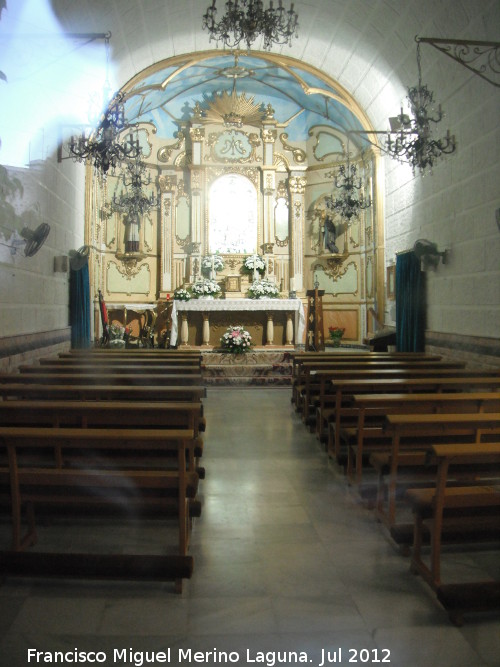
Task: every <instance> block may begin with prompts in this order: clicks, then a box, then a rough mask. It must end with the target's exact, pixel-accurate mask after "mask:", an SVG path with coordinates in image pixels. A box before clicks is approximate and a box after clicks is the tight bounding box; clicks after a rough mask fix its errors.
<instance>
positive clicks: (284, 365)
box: [202, 350, 292, 387]
mask: <svg viewBox="0 0 500 667" xmlns="http://www.w3.org/2000/svg"><path fill="white" fill-rule="evenodd" d="M202 363H203V378H204V381H205V383H206V384H207V385H209V386H210V385H212V386H219V387H222V386H272V385H276V386H291V384H292V360H291V358H290V353H289V352H288V351H281V350H276V351H252V352H246V353H245V354H230V353H225V352H203V362H202Z"/></svg>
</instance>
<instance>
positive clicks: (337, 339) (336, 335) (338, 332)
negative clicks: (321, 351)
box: [328, 327, 345, 347]
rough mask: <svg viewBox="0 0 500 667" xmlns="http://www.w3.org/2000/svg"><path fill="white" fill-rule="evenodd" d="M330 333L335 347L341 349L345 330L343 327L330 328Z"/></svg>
mask: <svg viewBox="0 0 500 667" xmlns="http://www.w3.org/2000/svg"><path fill="white" fill-rule="evenodd" d="M328 332H329V334H330V342H331V343H332V345H333V347H340V343H341V341H342V336H343V335H344V333H345V329H343V328H342V327H328Z"/></svg>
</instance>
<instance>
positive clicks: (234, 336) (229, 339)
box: [220, 326, 252, 354]
mask: <svg viewBox="0 0 500 667" xmlns="http://www.w3.org/2000/svg"><path fill="white" fill-rule="evenodd" d="M220 342H221V345H222V349H223V350H225V351H226V352H231V353H232V354H240V353H243V352H248V350H249V349H250V347H251V345H252V337H251V336H250V334H249V333H248V331H246V330H245V329H244V328H243V327H241V326H238V327H233V326H231V327H228V328H227V330H226V333H225V334H224V335H223V336H222V337H221V339H220Z"/></svg>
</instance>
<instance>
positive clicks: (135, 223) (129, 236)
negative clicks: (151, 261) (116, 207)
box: [124, 213, 141, 252]
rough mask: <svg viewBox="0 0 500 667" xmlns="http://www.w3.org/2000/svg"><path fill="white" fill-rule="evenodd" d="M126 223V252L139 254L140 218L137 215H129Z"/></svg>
mask: <svg viewBox="0 0 500 667" xmlns="http://www.w3.org/2000/svg"><path fill="white" fill-rule="evenodd" d="M124 222H125V239H124V241H125V252H139V228H140V224H141V221H140V218H139V215H138V214H137V213H129V214H128V215H127V217H126V219H125V220H124Z"/></svg>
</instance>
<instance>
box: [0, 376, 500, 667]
mask: <svg viewBox="0 0 500 667" xmlns="http://www.w3.org/2000/svg"><path fill="white" fill-rule="evenodd" d="M204 403H205V416H206V419H207V430H206V432H205V433H204V435H203V437H204V441H205V447H204V455H203V465H204V466H205V468H206V478H205V479H204V480H201V481H200V489H199V491H200V500H201V501H202V508H203V509H202V515H201V517H200V518H197V519H195V520H194V522H193V533H192V539H191V547H190V548H191V554H192V555H193V557H194V562H195V567H194V574H193V577H192V579H191V580H190V581H188V582H186V583H185V586H184V591H183V593H182V595H180V596H179V595H176V594H175V593H174V592H173V587H172V584H171V583H170V582H165V583H158V582H156V583H155V582H152V583H146V584H142V583H137V582H99V581H92V582H90V581H80V582H78V581H62V580H61V581H44V580H36V579H31V580H30V579H14V578H9V579H7V580H6V581H4V582H3V585H1V586H0V667H4V665H5V667H26V665H27V664H28V663H27V650H28V649H29V648H35V649H37V650H40V651H56V650H74V648H75V647H78V648H79V649H80V650H101V651H103V652H104V653H105V654H106V656H107V660H106V661H105V662H104V663H103V664H104V665H105V666H106V667H107V666H108V665H116V664H119V660H118V661H117V660H115V659H114V657H116V655H115V653H114V652H115V651H118V652H119V653H118V655H119V656H122V657H123V655H124V654H122V653H120V651H123V650H126V651H132V653H129V654H128V656H129V657H130V660H129V661H128V663H127V664H133V661H132V658H131V656H132V655H133V652H134V651H136V652H138V655H139V653H141V652H142V653H141V655H142V654H144V652H148V651H150V652H151V651H152V652H154V651H157V652H160V651H163V650H167V649H170V651H171V661H170V664H172V665H177V664H182V665H187V664H189V660H188V657H189V653H188V652H189V651H191V664H193V663H195V662H197V661H195V660H194V658H193V657H192V654H193V652H195V651H200V652H202V653H205V654H206V655H207V656H208V655H209V654H210V652H213V651H214V649H215V650H217V651H221V652H233V653H232V660H231V664H236V665H250V666H251V665H255V667H259V665H263V664H266V665H267V664H271V661H272V660H273V659H274V660H275V665H279V664H281V665H297V664H300V663H298V662H297V660H296V657H297V656H302V657H304V655H305V656H306V658H307V661H308V664H310V665H313V666H314V667H319V665H320V664H321V661H322V659H323V657H326V659H327V662H326V663H325V665H324V667H329V665H333V664H335V663H334V662H333V659H334V658H335V659H336V661H337V664H345V665H347V664H356V663H354V662H349V661H350V660H351V659H354V658H357V660H358V662H357V664H366V665H372V666H374V665H377V667H380V665H382V664H384V663H383V662H382V658H383V657H387V656H389V657H390V663H385V664H390V665H393V666H394V667H424V666H425V667H452V666H453V667H494V666H495V667H496V666H497V665H498V664H499V663H498V656H499V655H500V620H499V618H498V616H493V615H479V614H478V615H473V616H471V617H470V618H466V622H465V625H464V626H463V627H460V628H457V627H455V626H453V625H452V624H451V623H450V621H449V619H448V616H447V614H446V613H445V612H444V610H443V609H442V608H441V606H440V605H439V603H438V601H437V599H436V596H435V595H434V593H433V592H432V591H430V589H429V588H428V586H426V584H425V583H424V582H423V581H422V579H421V578H420V577H418V576H416V575H414V574H412V573H411V572H410V569H409V564H410V561H409V559H408V557H403V556H402V555H401V554H400V553H399V552H398V549H397V548H395V546H394V545H393V544H392V543H391V542H390V540H389V539H388V536H387V534H386V532H385V531H384V529H383V528H382V526H381V525H380V524H379V523H378V522H377V521H376V520H375V517H374V515H373V512H372V510H370V509H367V508H366V507H365V506H364V505H363V503H361V502H360V501H359V499H358V497H357V496H356V494H355V492H353V490H352V489H350V488H349V486H348V485H347V484H346V481H345V478H344V476H343V475H342V474H341V473H339V471H338V470H337V469H336V467H335V466H333V465H332V463H331V461H329V460H328V457H327V455H326V453H325V451H324V449H323V448H322V446H320V445H319V443H318V441H317V439H316V437H315V435H314V434H311V433H310V432H309V431H308V430H307V429H306V428H305V426H304V424H303V423H302V422H301V420H300V418H299V417H298V416H297V414H296V413H295V412H294V410H293V406H292V405H291V403H290V390H289V389H288V388H284V389H283V388H276V387H273V388H237V387H231V388H212V387H209V389H208V395H207V398H206V399H204ZM173 533H175V527H173V526H172V525H171V524H169V523H168V522H160V521H158V520H155V519H151V520H145V521H144V520H141V521H134V522H131V521H127V520H125V519H124V518H120V519H118V518H117V519H113V520H111V521H109V520H107V519H104V518H102V517H101V518H95V517H94V518H93V519H92V520H91V521H88V520H87V519H86V518H85V520H83V519H80V520H78V521H77V522H75V523H74V524H73V525H72V524H71V523H70V524H69V525H68V522H65V521H64V520H59V521H52V522H47V523H46V524H45V525H41V526H40V541H39V543H38V545H37V547H36V548H38V549H48V550H50V549H52V550H55V549H60V548H67V549H68V550H69V551H75V550H79V549H81V548H83V547H84V546H85V545H87V546H90V547H91V548H93V549H96V550H100V551H102V552H104V553H105V552H109V551H113V550H117V551H119V552H130V553H131V552H134V551H135V552H136V553H165V552H166V551H167V547H166V539H167V538H168V536H169V535H172V534H173ZM0 540H1V542H2V544H4V545H8V544H9V540H10V529H9V522H8V517H6V516H0ZM499 563H500V560H499V559H498V551H490V552H484V551H477V552H475V551H467V552H450V553H449V554H448V553H447V554H446V563H445V564H444V568H445V569H444V571H445V572H446V574H447V575H448V574H449V575H450V576H451V575H453V574H456V575H458V574H464V573H470V574H480V575H481V576H482V575H486V576H491V577H497V578H498V576H500V572H499V568H500V566H499ZM179 651H181V653H179ZM384 651H385V652H386V653H383V652H384ZM247 652H248V653H247ZM259 652H260V653H259ZM258 655H259V656H260V660H259V661H256V660H254V659H255V658H256V657H257V656H258ZM280 658H283V659H282V660H281V659H280ZM340 658H341V659H340ZM278 660H279V662H278ZM122 664H126V663H123V660H122ZM150 664H151V663H150ZM153 664H154V663H153ZM157 664H160V663H157ZM205 664H208V662H205ZM212 664H213V663H212Z"/></svg>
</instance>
